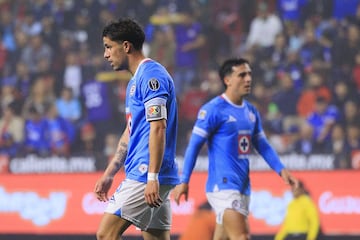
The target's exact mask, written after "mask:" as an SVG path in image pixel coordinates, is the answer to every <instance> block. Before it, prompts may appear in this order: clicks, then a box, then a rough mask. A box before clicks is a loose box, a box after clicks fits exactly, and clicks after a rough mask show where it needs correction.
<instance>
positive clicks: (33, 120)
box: [23, 106, 50, 157]
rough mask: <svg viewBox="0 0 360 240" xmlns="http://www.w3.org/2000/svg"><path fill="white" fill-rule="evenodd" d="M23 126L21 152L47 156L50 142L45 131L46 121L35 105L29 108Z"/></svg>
mask: <svg viewBox="0 0 360 240" xmlns="http://www.w3.org/2000/svg"><path fill="white" fill-rule="evenodd" d="M24 128H25V131H24V144H23V147H24V149H23V150H24V152H23V153H24V154H25V155H27V154H36V155H38V156H42V157H44V156H48V155H49V154H50V142H49V138H48V137H49V136H48V133H47V123H46V120H45V119H44V118H43V116H42V115H41V113H40V112H39V111H38V109H37V108H36V107H34V106H31V107H30V108H29V113H28V115H27V117H26V118H25V127H24Z"/></svg>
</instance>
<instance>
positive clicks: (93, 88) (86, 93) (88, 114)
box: [82, 79, 114, 149]
mask: <svg viewBox="0 0 360 240" xmlns="http://www.w3.org/2000/svg"><path fill="white" fill-rule="evenodd" d="M82 99H83V101H84V104H85V112H84V114H85V115H84V117H85V120H86V121H88V122H89V123H91V125H92V127H94V128H95V132H96V137H97V138H96V146H94V147H96V148H97V149H103V146H104V139H105V136H106V135H107V134H108V133H111V132H112V131H113V130H114V124H113V115H114V113H113V111H112V110H113V108H112V105H111V93H110V89H109V88H108V84H106V83H104V82H99V81H96V80H91V79H90V80H88V81H86V82H85V83H84V85H83V86H82Z"/></svg>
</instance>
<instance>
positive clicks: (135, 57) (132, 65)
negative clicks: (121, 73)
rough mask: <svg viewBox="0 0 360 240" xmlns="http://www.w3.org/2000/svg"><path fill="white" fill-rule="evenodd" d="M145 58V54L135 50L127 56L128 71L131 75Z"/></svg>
mask: <svg viewBox="0 0 360 240" xmlns="http://www.w3.org/2000/svg"><path fill="white" fill-rule="evenodd" d="M144 59H145V56H144V54H143V53H142V52H137V53H134V54H132V55H131V56H129V71H130V73H131V74H132V75H134V74H135V72H136V70H137V69H138V67H139V65H140V63H141V61H143V60H144Z"/></svg>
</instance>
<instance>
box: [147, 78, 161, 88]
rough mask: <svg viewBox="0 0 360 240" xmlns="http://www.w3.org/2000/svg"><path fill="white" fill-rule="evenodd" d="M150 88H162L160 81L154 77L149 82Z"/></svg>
mask: <svg viewBox="0 0 360 240" xmlns="http://www.w3.org/2000/svg"><path fill="white" fill-rule="evenodd" d="M148 84H149V88H150V89H151V90H153V91H157V90H159V88H160V83H159V81H158V80H157V79H156V78H152V79H150V80H149V82H148Z"/></svg>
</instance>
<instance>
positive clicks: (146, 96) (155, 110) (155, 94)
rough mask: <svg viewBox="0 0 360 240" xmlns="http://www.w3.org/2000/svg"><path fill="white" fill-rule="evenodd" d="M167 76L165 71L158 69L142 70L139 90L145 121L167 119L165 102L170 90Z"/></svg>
mask: <svg viewBox="0 0 360 240" xmlns="http://www.w3.org/2000/svg"><path fill="white" fill-rule="evenodd" d="M167 76H168V75H167V73H166V72H161V71H159V70H155V71H153V70H150V71H146V72H145V71H144V75H143V77H142V79H141V81H140V91H141V96H142V101H143V103H144V106H145V111H146V120H147V121H153V120H159V119H167V108H166V102H167V99H168V97H169V91H170V90H169V84H168V82H167V80H166V78H167Z"/></svg>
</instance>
